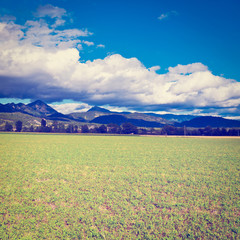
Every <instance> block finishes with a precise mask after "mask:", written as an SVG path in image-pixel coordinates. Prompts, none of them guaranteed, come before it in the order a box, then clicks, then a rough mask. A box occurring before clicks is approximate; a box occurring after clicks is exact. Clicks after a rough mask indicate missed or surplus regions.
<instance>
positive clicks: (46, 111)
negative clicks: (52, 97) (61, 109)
mask: <svg viewBox="0 0 240 240" xmlns="http://www.w3.org/2000/svg"><path fill="white" fill-rule="evenodd" d="M28 106H29V107H31V108H32V109H33V110H35V111H38V112H39V113H41V114H43V115H46V116H47V115H52V114H54V113H57V111H56V110H54V109H53V108H52V107H50V106H48V105H47V104H46V103H44V102H43V101H41V100H37V101H35V102H32V103H29V104H28Z"/></svg>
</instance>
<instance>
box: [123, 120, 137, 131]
mask: <svg viewBox="0 0 240 240" xmlns="http://www.w3.org/2000/svg"><path fill="white" fill-rule="evenodd" d="M122 133H123V134H131V133H133V134H137V133H138V129H137V127H136V126H134V125H133V124H132V123H128V122H126V123H123V124H122Z"/></svg>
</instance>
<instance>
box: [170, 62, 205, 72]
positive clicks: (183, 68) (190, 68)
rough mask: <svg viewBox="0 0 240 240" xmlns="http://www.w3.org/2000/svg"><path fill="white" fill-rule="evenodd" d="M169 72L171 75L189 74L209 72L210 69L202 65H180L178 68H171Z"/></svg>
mask: <svg viewBox="0 0 240 240" xmlns="http://www.w3.org/2000/svg"><path fill="white" fill-rule="evenodd" d="M168 71H169V72H170V73H176V74H188V73H194V72H203V71H208V67H207V66H205V65H203V64H202V63H192V64H188V65H181V64H178V65H177V66H176V67H169V68H168Z"/></svg>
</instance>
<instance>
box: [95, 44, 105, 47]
mask: <svg viewBox="0 0 240 240" xmlns="http://www.w3.org/2000/svg"><path fill="white" fill-rule="evenodd" d="M97 47H98V48H105V45H103V44H98V45H97Z"/></svg>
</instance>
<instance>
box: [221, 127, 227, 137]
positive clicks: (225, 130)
mask: <svg viewBox="0 0 240 240" xmlns="http://www.w3.org/2000/svg"><path fill="white" fill-rule="evenodd" d="M222 136H227V129H226V128H222Z"/></svg>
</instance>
